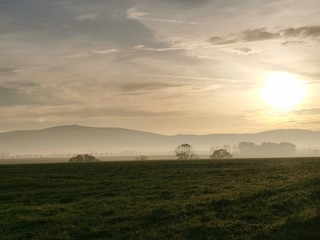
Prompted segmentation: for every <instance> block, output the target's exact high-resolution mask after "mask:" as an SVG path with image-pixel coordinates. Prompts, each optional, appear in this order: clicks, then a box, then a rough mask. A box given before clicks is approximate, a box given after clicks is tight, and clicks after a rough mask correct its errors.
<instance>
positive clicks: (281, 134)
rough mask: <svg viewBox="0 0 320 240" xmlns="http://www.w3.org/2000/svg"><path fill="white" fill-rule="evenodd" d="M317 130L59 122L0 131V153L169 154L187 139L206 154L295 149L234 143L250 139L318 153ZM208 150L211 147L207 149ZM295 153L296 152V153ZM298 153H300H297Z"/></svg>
mask: <svg viewBox="0 0 320 240" xmlns="http://www.w3.org/2000/svg"><path fill="white" fill-rule="evenodd" d="M319 139H320V132H316V131H307V130H298V129H296V130H295V129H292V130H274V131H267V132H260V133H251V134H209V135H181V134H180V135H172V136H169V135H161V134H155V133H150V132H142V131H135V130H130V129H122V128H96V127H84V126H77V125H70V126H59V127H53V128H47V129H43V130H28V131H13V132H6V133H0V153H1V152H3V153H8V154H9V155H10V156H15V155H16V154H47V155H49V154H71V153H88V152H90V153H99V154H103V155H110V154H114V153H117V154H121V155H139V154H141V153H146V154H153V155H157V154H158V155H165V154H167V155H173V154H174V149H175V148H176V147H177V146H178V145H180V144H181V143H189V144H191V145H192V146H193V147H194V149H195V150H196V151H198V152H200V153H201V152H202V153H206V154H209V150H210V149H211V148H216V149H218V148H223V147H224V148H227V149H228V150H229V151H231V152H232V153H233V154H235V155H238V156H240V157H241V156H242V157H250V156H251V157H270V156H273V157H280V156H287V157H289V156H296V154H295V152H291V151H290V152H277V151H276V150H275V149H270V146H269V147H268V148H267V149H264V148H259V149H255V151H256V152H254V153H249V155H248V154H245V155H243V153H242V154H241V151H240V149H239V148H238V144H239V143H241V142H249V143H250V142H251V143H255V144H256V145H260V144H262V143H264V142H269V143H270V142H272V143H281V142H291V143H293V144H295V145H296V147H297V150H299V151H302V150H305V151H306V150H308V151H309V152H308V155H314V154H318V151H316V152H313V153H312V152H311V149H314V150H316V149H320V141H319ZM210 151H212V150H210ZM298 155H299V154H298ZM300 155H301V154H300Z"/></svg>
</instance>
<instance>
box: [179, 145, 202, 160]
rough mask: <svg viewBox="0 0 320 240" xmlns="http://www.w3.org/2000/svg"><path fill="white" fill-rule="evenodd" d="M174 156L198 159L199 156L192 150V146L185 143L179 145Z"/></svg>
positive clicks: (184, 158)
mask: <svg viewBox="0 0 320 240" xmlns="http://www.w3.org/2000/svg"><path fill="white" fill-rule="evenodd" d="M175 153H176V157H177V158H178V159H180V160H188V159H198V158H199V156H198V155H197V154H196V153H195V152H194V151H193V149H192V146H191V145H190V144H187V143H183V144H181V145H179V146H178V147H177V148H176V150H175Z"/></svg>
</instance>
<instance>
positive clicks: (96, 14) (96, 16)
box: [77, 13, 99, 21]
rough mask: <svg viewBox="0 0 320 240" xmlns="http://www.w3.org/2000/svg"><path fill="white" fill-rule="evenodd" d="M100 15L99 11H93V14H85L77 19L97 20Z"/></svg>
mask: <svg viewBox="0 0 320 240" xmlns="http://www.w3.org/2000/svg"><path fill="white" fill-rule="evenodd" d="M98 16H99V13H91V14H84V15H80V16H78V17H77V20H80V21H85V20H96V19H97V18H98Z"/></svg>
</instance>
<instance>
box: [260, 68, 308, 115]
mask: <svg viewBox="0 0 320 240" xmlns="http://www.w3.org/2000/svg"><path fill="white" fill-rule="evenodd" d="M260 95H261V97H262V99H263V100H264V101H265V102H266V103H267V104H268V105H270V106H271V107H273V108H275V109H278V110H282V111H289V110H292V109H293V108H294V107H296V106H297V105H298V104H300V103H301V101H303V98H304V97H305V95H306V87H305V83H304V82H303V81H301V80H299V79H297V77H295V76H294V75H292V74H289V73H284V72H273V73H270V74H269V76H268V77H267V79H266V80H265V86H264V87H263V89H261V91H260Z"/></svg>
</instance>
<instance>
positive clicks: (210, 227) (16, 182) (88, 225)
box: [0, 159, 320, 240]
mask: <svg viewBox="0 0 320 240" xmlns="http://www.w3.org/2000/svg"><path fill="white" fill-rule="evenodd" d="M0 239H84V240H87V239H124V240H126V239H228V240H229V239H257V240H258V239H259V240H261V239H281V240H282V239H283V240H294V239H304V240H316V239H317V240H318V239H320V159H270V160H257V159H256V160H254V159H253V160H243V159H242V160H226V161H222V160H221V161H209V160H198V161H154V162H152V161H146V162H112V163H103V162H102V163H91V164H68V163H65V164H26V165H2V166H0Z"/></svg>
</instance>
